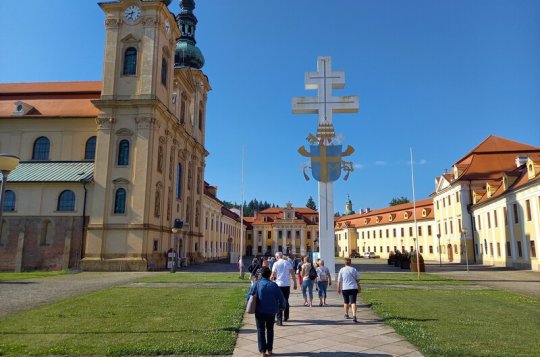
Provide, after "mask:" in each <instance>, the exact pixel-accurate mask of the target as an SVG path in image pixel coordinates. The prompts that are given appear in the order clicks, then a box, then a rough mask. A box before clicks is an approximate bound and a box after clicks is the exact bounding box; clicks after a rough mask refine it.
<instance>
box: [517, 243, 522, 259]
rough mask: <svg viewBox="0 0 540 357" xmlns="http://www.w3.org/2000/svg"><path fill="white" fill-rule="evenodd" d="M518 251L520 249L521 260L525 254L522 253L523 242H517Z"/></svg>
mask: <svg viewBox="0 0 540 357" xmlns="http://www.w3.org/2000/svg"><path fill="white" fill-rule="evenodd" d="M517 249H518V255H519V257H520V258H521V257H522V256H523V252H522V251H521V242H520V241H518V242H517Z"/></svg>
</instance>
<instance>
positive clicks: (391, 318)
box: [382, 316, 439, 322]
mask: <svg viewBox="0 0 540 357" xmlns="http://www.w3.org/2000/svg"><path fill="white" fill-rule="evenodd" d="M390 320H392V321H422V322H424V321H438V320H439V319H414V318H410V317H401V316H390V317H385V318H383V319H382V321H390Z"/></svg>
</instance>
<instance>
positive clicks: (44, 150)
mask: <svg viewBox="0 0 540 357" xmlns="http://www.w3.org/2000/svg"><path fill="white" fill-rule="evenodd" d="M50 148H51V143H50V141H49V139H47V138H46V137H44V136H40V137H39V138H37V139H36V141H34V150H33V151H32V160H49V150H50Z"/></svg>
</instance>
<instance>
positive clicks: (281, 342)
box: [233, 287, 422, 357]
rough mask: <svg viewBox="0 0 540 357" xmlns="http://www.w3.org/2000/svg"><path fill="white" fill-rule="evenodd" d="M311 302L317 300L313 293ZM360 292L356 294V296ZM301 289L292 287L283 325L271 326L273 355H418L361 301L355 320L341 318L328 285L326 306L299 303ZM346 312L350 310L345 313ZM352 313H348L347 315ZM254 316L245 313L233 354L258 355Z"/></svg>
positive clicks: (338, 302) (339, 304)
mask: <svg viewBox="0 0 540 357" xmlns="http://www.w3.org/2000/svg"><path fill="white" fill-rule="evenodd" d="M313 293H314V302H315V301H317V302H318V300H319V299H318V296H317V292H315V291H313ZM360 296H361V294H360V295H359V297H360ZM303 302H304V300H303V298H302V293H301V290H296V291H294V290H292V291H291V296H290V298H289V303H290V305H291V310H290V319H289V321H287V322H284V323H283V326H277V325H275V326H274V333H275V337H274V350H273V351H272V352H273V354H274V355H276V356H320V357H323V356H324V357H326V356H328V357H340V356H379V357H383V356H408V357H416V356H422V354H421V353H420V352H418V350H417V349H416V348H415V347H414V346H413V345H411V344H410V343H409V342H407V341H405V340H404V339H403V337H401V336H400V335H398V334H397V333H395V331H394V330H393V329H392V328H391V327H389V326H387V325H385V324H384V322H383V321H382V320H381V319H380V318H378V316H377V315H375V314H374V313H373V311H372V310H371V309H370V308H369V306H366V305H365V304H363V303H362V302H361V301H360V302H359V308H358V314H357V317H358V323H354V322H353V321H352V319H349V320H346V319H344V317H343V315H344V311H343V300H342V297H341V296H340V295H338V294H337V292H336V290H335V289H334V288H333V287H332V288H331V290H330V291H329V292H328V298H327V303H328V305H327V306H323V307H319V306H318V303H317V305H316V306H313V307H306V306H304V305H303ZM349 314H350V313H349ZM350 315H352V314H350ZM260 355H261V354H260V353H258V347H257V329H256V326H255V317H254V315H249V314H245V315H244V324H243V326H242V328H241V329H240V332H239V334H238V340H237V341H236V348H235V349H234V353H233V356H238V357H249V356H260Z"/></svg>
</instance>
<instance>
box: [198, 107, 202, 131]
mask: <svg viewBox="0 0 540 357" xmlns="http://www.w3.org/2000/svg"><path fill="white" fill-rule="evenodd" d="M199 105H202V103H200V104H199ZM202 128H203V111H202V109H199V130H202Z"/></svg>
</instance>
